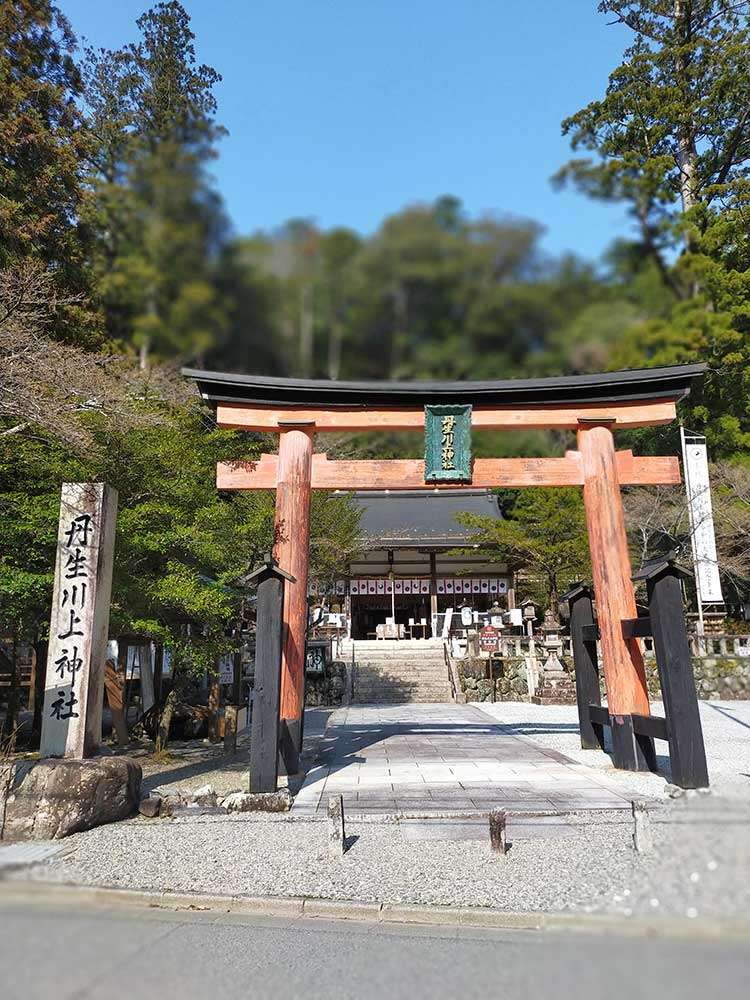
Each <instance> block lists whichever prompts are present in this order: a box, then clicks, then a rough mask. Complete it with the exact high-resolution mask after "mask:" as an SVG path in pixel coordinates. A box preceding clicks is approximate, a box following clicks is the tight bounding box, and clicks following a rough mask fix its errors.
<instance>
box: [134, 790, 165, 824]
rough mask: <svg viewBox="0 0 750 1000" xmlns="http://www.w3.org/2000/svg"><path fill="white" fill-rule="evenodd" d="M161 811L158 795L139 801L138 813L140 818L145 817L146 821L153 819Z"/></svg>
mask: <svg viewBox="0 0 750 1000" xmlns="http://www.w3.org/2000/svg"><path fill="white" fill-rule="evenodd" d="M160 810H161V796H160V795H149V796H148V798H145V799H141V801H140V803H139V804H138V812H139V813H140V814H141V816H145V817H146V818H147V819H153V818H154V816H158V815H159V811H160Z"/></svg>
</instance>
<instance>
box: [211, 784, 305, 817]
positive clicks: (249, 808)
mask: <svg viewBox="0 0 750 1000" xmlns="http://www.w3.org/2000/svg"><path fill="white" fill-rule="evenodd" d="M292 802H293V799H292V796H291V794H290V792H289V789H288V788H280V789H279V790H278V791H276V792H230V794H229V795H227V796H225V797H224V798H223V799H222V800H221V803H220V805H221V806H222V808H224V809H226V811H227V812H288V811H289V810H290V809H291V808H292Z"/></svg>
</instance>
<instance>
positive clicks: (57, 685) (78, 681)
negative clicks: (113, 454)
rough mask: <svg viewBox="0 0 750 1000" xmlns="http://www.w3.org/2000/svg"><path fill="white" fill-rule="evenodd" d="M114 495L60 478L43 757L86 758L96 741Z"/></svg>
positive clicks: (106, 489)
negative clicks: (58, 520)
mask: <svg viewBox="0 0 750 1000" xmlns="http://www.w3.org/2000/svg"><path fill="white" fill-rule="evenodd" d="M116 518H117V492H116V491H115V490H113V489H112V488H111V487H110V486H107V485H106V484H105V483H63V487H62V495H61V500H60V524H59V528H58V535H57V558H56V562H55V586H54V591H53V595H52V617H51V622H50V635H49V652H48V656H47V674H46V682H45V692H44V709H43V715H42V742H41V747H40V753H41V755H42V756H43V757H50V756H54V757H86V756H89V755H90V754H91V753H93V752H94V751H95V750H96V748H97V746H98V745H99V743H100V741H101V733H102V701H103V697H104V663H105V659H106V652H107V631H108V628H109V602H110V596H111V591H112V564H113V557H114V541H115V521H116Z"/></svg>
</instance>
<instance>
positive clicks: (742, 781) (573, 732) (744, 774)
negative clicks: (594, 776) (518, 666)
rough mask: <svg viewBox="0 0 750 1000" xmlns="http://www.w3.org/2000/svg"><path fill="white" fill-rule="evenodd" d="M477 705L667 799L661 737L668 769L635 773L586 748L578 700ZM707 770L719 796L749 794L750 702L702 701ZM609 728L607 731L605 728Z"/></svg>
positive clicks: (512, 728)
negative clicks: (582, 739)
mask: <svg viewBox="0 0 750 1000" xmlns="http://www.w3.org/2000/svg"><path fill="white" fill-rule="evenodd" d="M476 707H477V708H479V709H481V710H482V711H483V712H486V713H487V714H488V715H491V716H492V717H493V718H494V719H497V721H498V722H500V723H502V725H503V726H504V727H507V731H508V732H509V733H512V734H513V735H514V736H524V737H527V738H528V739H530V740H532V741H533V742H534V743H539V744H541V745H542V746H544V747H548V748H549V749H551V750H559V751H560V753H564V754H565V755H566V756H567V757H570V758H571V759H572V760H575V761H577V762H578V763H580V764H586V765H588V766H589V767H593V768H598V769H600V770H602V771H605V772H606V773H607V776H608V777H609V778H610V779H611V780H612V781H613V782H616V783H617V784H618V785H620V786H621V787H622V788H623V789H624V790H625V789H631V790H632V791H634V792H636V793H638V794H644V795H652V796H655V797H660V798H664V797H665V795H666V792H665V790H664V786H665V784H666V781H665V776H666V777H668V775H669V761H668V758H667V757H666V755H665V754H666V744H665V743H661V742H659V741H657V743H656V752H657V754H660V755H662V756H660V760H659V763H660V767H661V768H662V770H663V771H664V774H650V773H648V774H633V773H632V772H631V771H618V770H616V769H615V768H614V767H613V766H612V761H611V760H610V758H609V756H608V755H607V754H605V753H603V752H601V751H599V750H581V742H580V739H579V736H578V711H577V709H576V706H575V705H531V704H528V703H527V702H518V701H513V702H496V703H495V704H494V705H493V704H492V703H491V702H480V703H477V704H476ZM651 707H652V712H653V714H654V715H663V714H664V706H663V704H662V703H661V702H658V701H657V702H653V703H652V706H651ZM700 713H701V723H702V726H703V738H704V740H705V744H706V758H707V761H708V774H709V778H710V781H711V788H712V791H713V794H714V795H718V796H721V797H722V798H732V799H734V798H741V799H746V798H747V799H750V701H711V702H707V701H702V702H700ZM605 732H606V730H605Z"/></svg>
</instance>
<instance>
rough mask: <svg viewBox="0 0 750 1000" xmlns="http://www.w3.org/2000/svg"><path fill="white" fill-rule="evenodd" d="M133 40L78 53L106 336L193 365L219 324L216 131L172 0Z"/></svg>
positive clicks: (207, 92) (209, 76)
mask: <svg viewBox="0 0 750 1000" xmlns="http://www.w3.org/2000/svg"><path fill="white" fill-rule="evenodd" d="M137 25H138V28H139V30H140V32H141V36H142V37H141V40H140V41H139V42H137V43H134V44H131V45H128V46H126V47H125V48H124V49H121V50H119V51H117V52H110V51H107V50H93V49H88V50H87V53H86V59H85V62H84V69H83V75H84V80H85V84H86V103H87V105H88V108H89V113H90V115H91V120H92V131H94V132H95V133H96V135H97V137H98V139H99V148H98V152H97V158H96V161H95V172H94V176H93V178H92V185H93V192H94V197H93V199H92V204H91V222H92V227H94V228H95V229H96V230H97V232H98V233H99V242H98V254H97V259H96V270H97V276H98V281H99V287H100V292H101V295H102V299H103V303H104V308H105V312H106V316H107V323H108V327H109V330H110V333H111V334H112V335H113V336H115V337H119V338H122V339H124V340H126V341H130V342H132V343H134V344H135V346H136V347H137V348H138V349H139V351H140V356H141V365H142V366H143V367H145V366H146V365H147V364H148V363H149V357H150V354H151V352H152V351H153V352H156V353H157V354H161V355H162V356H163V355H170V356H172V355H175V354H177V355H182V356H183V357H191V358H198V359H200V358H201V357H202V356H203V355H204V354H205V352H206V351H207V350H208V349H210V347H211V346H212V345H213V343H214V342H215V340H216V339H217V338H218V337H219V336H220V332H221V329H222V326H223V324H224V319H223V316H222V312H221V309H220V308H219V301H218V294H217V291H216V287H215V284H214V281H213V274H212V268H213V266H214V260H215V259H216V257H217V255H218V251H219V249H220V243H221V236H222V233H223V228H224V225H225V223H224V217H223V213H222V211H221V208H220V202H219V199H218V197H217V196H216V195H215V193H214V192H213V190H212V188H211V185H210V182H209V180H208V177H207V174H206V167H207V164H208V163H209V162H210V160H211V159H212V158H213V157H214V156H215V143H216V141H217V140H218V139H219V138H220V136H221V135H223V134H224V129H223V128H221V127H220V126H219V125H218V124H217V123H216V121H215V114H216V100H215V98H214V96H213V88H214V86H215V85H216V83H217V82H218V81H219V80H220V79H221V78H220V76H219V74H218V73H217V72H216V71H215V70H214V69H212V68H211V67H210V66H205V65H199V64H197V62H196V56H195V46H194V35H193V33H192V31H191V30H190V18H189V16H188V14H187V13H186V11H185V10H184V8H183V7H182V5H181V4H179V3H177V2H176V0H172V2H169V3H159V4H157V5H156V6H155V7H153V8H152V9H151V10H149V11H148V12H147V13H146V14H144V15H143V16H142V17H140V18H139V19H138V21H137Z"/></svg>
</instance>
